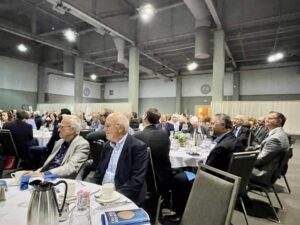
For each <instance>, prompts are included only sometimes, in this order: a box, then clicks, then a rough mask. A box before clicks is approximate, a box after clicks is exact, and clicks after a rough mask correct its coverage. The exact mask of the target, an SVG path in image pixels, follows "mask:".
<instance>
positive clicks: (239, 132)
mask: <svg viewBox="0 0 300 225" xmlns="http://www.w3.org/2000/svg"><path fill="white" fill-rule="evenodd" d="M232 123H233V129H232V132H233V134H234V136H236V137H237V139H239V140H241V142H242V144H243V146H244V148H246V147H247V146H248V138H249V135H250V130H249V128H247V127H244V126H243V124H244V116H242V115H236V116H235V117H234V118H233V121H232Z"/></svg>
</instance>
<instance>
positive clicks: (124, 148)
mask: <svg viewBox="0 0 300 225" xmlns="http://www.w3.org/2000/svg"><path fill="white" fill-rule="evenodd" d="M128 127H129V120H128V119H127V117H126V116H125V115H124V114H122V113H112V114H110V115H109V116H108V117H107V119H106V122H105V126H104V130H105V132H106V138H107V139H108V140H109V141H108V142H107V143H106V144H105V146H104V147H103V152H102V156H101V161H100V162H99V164H98V167H97V169H96V172H95V176H94V181H95V182H96V183H97V184H104V183H113V184H114V185H115V188H116V190H117V191H118V192H120V193H122V194H123V195H125V196H126V197H128V198H130V199H131V200H132V201H134V202H135V203H136V204H137V205H140V204H142V203H143V201H144V198H145V195H146V183H145V176H146V172H147V165H148V155H147V150H146V149H147V146H146V145H145V143H143V142H142V141H140V140H138V139H137V138H135V137H133V136H131V135H129V134H128Z"/></svg>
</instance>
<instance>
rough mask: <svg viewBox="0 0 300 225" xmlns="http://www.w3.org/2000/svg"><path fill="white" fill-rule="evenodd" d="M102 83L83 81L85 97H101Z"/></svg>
mask: <svg viewBox="0 0 300 225" xmlns="http://www.w3.org/2000/svg"><path fill="white" fill-rule="evenodd" d="M100 88H101V85H100V84H97V83H93V82H88V81H83V97H85V98H98V99H100V97H101V91H100Z"/></svg>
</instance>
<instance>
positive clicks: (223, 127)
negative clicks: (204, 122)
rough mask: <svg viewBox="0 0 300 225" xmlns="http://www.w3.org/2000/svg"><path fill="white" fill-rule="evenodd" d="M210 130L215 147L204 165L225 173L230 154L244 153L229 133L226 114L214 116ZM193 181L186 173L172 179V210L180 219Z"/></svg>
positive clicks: (228, 118)
mask: <svg viewBox="0 0 300 225" xmlns="http://www.w3.org/2000/svg"><path fill="white" fill-rule="evenodd" d="M210 129H211V131H212V135H213V136H214V137H215V139H214V141H213V144H214V145H215V146H214V147H213V148H212V150H211V151H210V154H209V155H208V157H207V160H206V162H203V163H205V164H206V165H209V166H212V167H215V168H217V169H220V170H223V171H226V170H227V168H228V166H229V162H230V158H231V155H232V153H234V152H241V151H244V147H243V145H242V142H241V140H239V139H238V138H236V137H235V136H234V134H233V133H232V132H231V130H232V122H231V119H230V117H229V116H228V115H226V114H221V113H220V114H216V115H215V117H214V118H213V120H212V122H211V126H210ZM192 185H193V180H189V179H188V177H187V175H186V173H185V172H182V173H179V174H176V175H175V177H174V190H173V210H174V211H175V212H176V214H177V215H178V216H179V217H180V216H181V215H182V214H183V211H184V208H185V205H186V202H187V199H188V196H189V193H190V190H191V188H192Z"/></svg>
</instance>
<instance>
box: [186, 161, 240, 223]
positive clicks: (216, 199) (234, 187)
mask: <svg viewBox="0 0 300 225" xmlns="http://www.w3.org/2000/svg"><path fill="white" fill-rule="evenodd" d="M239 185H240V178H239V177H237V176H235V175H232V174H229V173H227V172H224V171H221V170H218V169H215V168H213V167H210V166H206V165H205V166H204V165H202V166H200V169H199V170H198V171H197V174H196V178H195V181H194V183H193V187H192V190H191V193H190V195H189V199H188V202H187V205H186V207H185V211H184V213H183V216H182V220H181V225H221V224H222V225H229V224H230V223H231V217H232V212H233V209H234V206H235V202H236V198H237V194H238V191H239Z"/></svg>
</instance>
